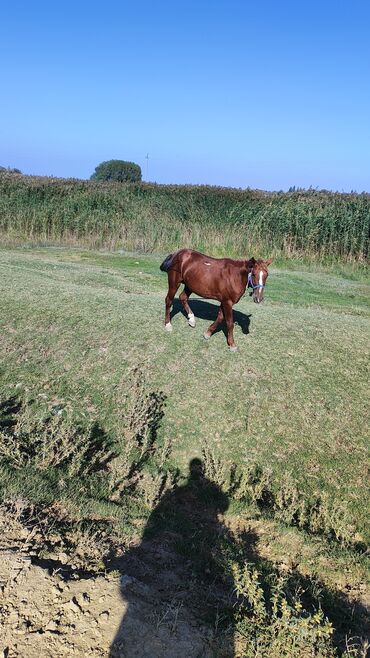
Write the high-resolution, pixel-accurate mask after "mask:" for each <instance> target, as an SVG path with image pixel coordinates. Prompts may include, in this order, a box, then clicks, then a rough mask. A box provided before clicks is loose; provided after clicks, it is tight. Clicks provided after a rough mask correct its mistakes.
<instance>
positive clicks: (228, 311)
mask: <svg viewBox="0 0 370 658" xmlns="http://www.w3.org/2000/svg"><path fill="white" fill-rule="evenodd" d="M223 309H224V315H225V320H226V326H227V344H228V346H229V350H230V352H236V350H237V349H238V348H237V346H236V345H235V343H234V318H233V305H232V302H224V303H223Z"/></svg>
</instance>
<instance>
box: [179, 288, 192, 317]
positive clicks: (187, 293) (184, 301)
mask: <svg viewBox="0 0 370 658" xmlns="http://www.w3.org/2000/svg"><path fill="white" fill-rule="evenodd" d="M190 295H191V290H190V288H188V287H187V286H185V288H184V290H183V291H182V293H181V295H180V298H179V299H180V302H181V304H182V305H183V307H184V310H185V313H186V315H187V316H188V324H189V326H190V327H195V317H194V313H193V311H192V310H191V308H190V306H189V304H188V299H189V297H190Z"/></svg>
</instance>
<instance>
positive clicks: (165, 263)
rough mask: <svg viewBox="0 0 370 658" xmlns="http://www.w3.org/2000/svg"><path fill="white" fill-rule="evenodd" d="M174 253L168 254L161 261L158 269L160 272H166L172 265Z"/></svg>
mask: <svg viewBox="0 0 370 658" xmlns="http://www.w3.org/2000/svg"><path fill="white" fill-rule="evenodd" d="M174 255H175V254H169V255H168V256H167V258H165V259H164V261H163V263H162V264H161V265H160V266H159V269H160V270H161V271H162V272H168V270H169V269H170V267H171V265H172V262H173V257H174Z"/></svg>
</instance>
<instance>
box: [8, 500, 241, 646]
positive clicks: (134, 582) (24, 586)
mask: <svg viewBox="0 0 370 658" xmlns="http://www.w3.org/2000/svg"><path fill="white" fill-rule="evenodd" d="M0 517H2V518H0V531H1V540H0V656H3V657H4V658H15V657H22V658H23V657H24V656H27V658H36V657H37V658H40V657H41V656H42V658H48V657H50V658H58V657H59V656H71V655H73V656H81V657H82V656H86V655H91V656H110V658H119V657H122V658H135V657H137V658H139V657H140V658H146V657H147V658H189V657H190V656H192V657H194V658H198V657H199V658H214V657H215V656H219V657H220V658H221V657H222V658H228V657H231V656H234V655H235V652H234V646H231V644H229V643H228V642H227V640H225V638H224V637H221V636H220V634H218V633H217V629H212V628H210V627H209V626H207V625H204V624H202V623H200V622H199V616H198V614H197V611H198V610H199V609H200V608H201V607H204V601H203V600H201V598H200V596H199V592H198V591H197V590H196V589H195V590H194V591H193V589H192V583H191V582H189V580H187V581H185V583H184V580H183V577H182V576H183V573H182V566H181V559H180V558H179V557H178V556H177V555H176V552H174V551H173V550H172V549H171V548H170V546H169V544H168V545H166V542H163V541H162V542H160V543H159V542H155V541H154V542H144V543H141V544H140V545H138V546H131V547H130V548H129V550H128V551H127V552H126V551H123V553H122V556H121V557H117V558H116V559H115V564H114V565H111V567H110V569H111V570H110V572H109V573H108V572H106V573H105V574H101V575H89V576H86V575H84V576H82V575H81V572H80V571H79V570H78V569H75V570H74V569H73V568H72V569H71V566H70V564H68V563H67V561H66V557H67V556H65V555H63V553H61V554H57V553H56V554H55V555H52V556H51V555H50V554H48V555H47V557H46V558H42V557H40V554H39V553H37V552H35V551H34V549H33V547H32V541H31V538H30V533H29V531H28V530H27V529H25V528H24V527H23V526H22V525H21V523H19V522H18V521H17V520H16V519H11V518H10V517H9V515H7V516H6V518H4V513H2V512H0ZM115 567H116V568H115ZM204 594H205V597H206V596H207V593H206V592H205V593H204ZM190 600H191V605H190V603H189V601H190Z"/></svg>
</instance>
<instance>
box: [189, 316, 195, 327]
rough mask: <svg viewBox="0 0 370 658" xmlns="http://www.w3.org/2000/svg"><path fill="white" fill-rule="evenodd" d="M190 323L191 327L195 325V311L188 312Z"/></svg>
mask: <svg viewBox="0 0 370 658" xmlns="http://www.w3.org/2000/svg"><path fill="white" fill-rule="evenodd" d="M188 323H189V325H190V326H191V327H195V317H194V313H188Z"/></svg>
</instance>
